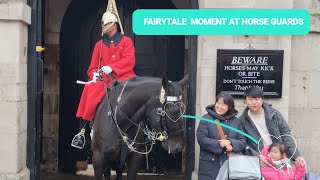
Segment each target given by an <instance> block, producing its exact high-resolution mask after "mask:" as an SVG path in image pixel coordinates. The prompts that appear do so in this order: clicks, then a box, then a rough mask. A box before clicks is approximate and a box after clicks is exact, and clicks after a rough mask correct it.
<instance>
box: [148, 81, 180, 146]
mask: <svg viewBox="0 0 320 180" xmlns="http://www.w3.org/2000/svg"><path fill="white" fill-rule="evenodd" d="M157 100H158V101H159V102H160V105H159V106H160V107H159V106H158V107H154V106H153V108H151V109H150V110H149V113H147V117H148V116H149V114H150V112H151V111H152V110H153V109H154V108H157V115H158V116H157V120H156V122H160V128H159V129H158V130H160V132H161V134H162V135H163V136H164V138H165V140H166V139H168V135H180V134H182V133H184V132H185V129H186V127H184V128H182V129H179V130H177V131H175V130H171V129H169V128H168V121H169V120H170V121H171V122H173V123H177V122H178V121H179V120H180V119H183V117H182V115H183V114H184V113H185V105H184V104H183V103H182V95H179V96H169V95H166V92H165V90H164V88H163V87H161V90H160V95H159V97H158V99H157ZM156 104H159V103H156ZM171 104H172V105H174V106H175V105H181V107H182V109H183V112H182V114H181V115H180V117H178V118H177V119H172V118H171V117H170V115H169V114H168V113H167V111H166V110H167V108H166V107H167V106H169V105H171ZM167 119H169V120H167ZM149 121H150V120H149ZM170 121H169V122H170Z"/></svg>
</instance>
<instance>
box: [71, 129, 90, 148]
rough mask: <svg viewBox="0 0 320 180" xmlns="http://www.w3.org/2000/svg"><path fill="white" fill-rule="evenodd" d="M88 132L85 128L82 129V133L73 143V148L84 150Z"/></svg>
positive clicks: (76, 136)
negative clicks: (85, 134) (85, 135)
mask: <svg viewBox="0 0 320 180" xmlns="http://www.w3.org/2000/svg"><path fill="white" fill-rule="evenodd" d="M85 132H86V130H85V129H84V128H82V129H81V131H80V132H79V133H78V134H76V135H75V136H74V138H73V139H72V142H71V146H72V147H75V148H78V149H83V148H84V145H85V144H86V138H85V137H84V133H85Z"/></svg>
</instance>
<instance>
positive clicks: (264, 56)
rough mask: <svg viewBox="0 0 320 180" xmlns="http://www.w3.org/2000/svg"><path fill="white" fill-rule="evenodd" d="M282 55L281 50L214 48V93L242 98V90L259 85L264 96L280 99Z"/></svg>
mask: <svg viewBox="0 0 320 180" xmlns="http://www.w3.org/2000/svg"><path fill="white" fill-rule="evenodd" d="M283 55H284V51H283V50H256V49H253V50H251V49H217V67H216V70H217V77H216V94H219V93H220V92H221V91H223V92H227V93H229V94H230V95H232V96H233V97H243V92H244V90H245V89H247V88H249V87H250V86H259V87H260V88H262V89H263V92H264V97H267V98H281V97H282V81H283V57H284V56H283ZM240 75H241V76H240ZM264 77H266V78H264Z"/></svg>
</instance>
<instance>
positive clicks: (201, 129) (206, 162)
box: [197, 92, 246, 180]
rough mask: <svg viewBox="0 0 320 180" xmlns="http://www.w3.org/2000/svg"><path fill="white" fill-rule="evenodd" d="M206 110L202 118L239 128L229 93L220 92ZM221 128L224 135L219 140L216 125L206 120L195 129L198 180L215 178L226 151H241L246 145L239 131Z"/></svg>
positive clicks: (212, 179)
mask: <svg viewBox="0 0 320 180" xmlns="http://www.w3.org/2000/svg"><path fill="white" fill-rule="evenodd" d="M206 111H207V112H208V113H207V114H206V115H204V116H203V117H204V118H207V119H211V120H216V119H218V120H219V121H220V123H223V124H226V125H228V126H231V127H234V128H236V129H240V130H242V128H241V123H240V120H239V119H238V118H237V117H236V115H237V113H238V112H237V110H235V108H234V101H233V98H232V96H231V95H229V94H227V93H224V92H222V93H220V94H219V95H218V96H217V98H216V101H215V104H214V105H209V106H207V107H206ZM222 128H223V131H224V134H225V135H226V139H225V140H221V137H220V134H219V131H218V128H217V125H215V124H213V123H209V122H206V121H200V124H199V126H198V129H197V139H198V143H199V145H200V162H199V180H214V179H216V177H217V175H218V173H219V169H220V167H221V166H222V164H223V163H224V161H226V160H227V158H228V156H227V152H241V151H242V150H243V149H244V148H245V146H246V139H245V137H244V136H243V135H241V134H240V133H237V132H235V131H232V130H229V129H227V128H224V127H222Z"/></svg>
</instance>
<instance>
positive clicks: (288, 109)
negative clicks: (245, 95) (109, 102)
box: [193, 0, 320, 179]
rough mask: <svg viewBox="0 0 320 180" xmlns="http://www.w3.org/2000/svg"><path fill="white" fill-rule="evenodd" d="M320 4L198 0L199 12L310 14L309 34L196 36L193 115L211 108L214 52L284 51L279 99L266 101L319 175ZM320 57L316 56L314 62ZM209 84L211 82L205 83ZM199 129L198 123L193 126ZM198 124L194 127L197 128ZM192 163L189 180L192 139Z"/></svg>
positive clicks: (240, 108) (296, 0)
mask: <svg viewBox="0 0 320 180" xmlns="http://www.w3.org/2000/svg"><path fill="white" fill-rule="evenodd" d="M319 3H320V2H319V1H318V0H312V1H307V0H303V1H301V0H294V1H293V0H284V1H276V0H199V8H214V9H219V8H226V7H227V8H262V9H292V8H301V9H308V10H309V12H310V13H311V31H312V33H310V34H309V35H306V36H249V37H244V36H199V38H198V66H197V72H198V76H197V104H196V115H197V116H201V115H203V114H205V113H206V112H205V107H206V106H207V105H208V104H213V103H214V100H215V93H216V85H215V83H216V63H217V62H216V59H217V54H216V53H217V49H245V48H248V46H249V44H250V45H251V47H253V48H254V49H265V50H284V61H283V62H284V64H283V65H284V67H283V89H282V93H283V96H282V98H281V99H265V100H266V101H268V102H270V103H271V104H273V106H274V107H275V108H277V109H278V110H279V111H280V112H281V113H282V114H283V116H284V117H285V119H286V120H287V121H288V123H289V126H290V127H291V128H292V131H293V132H292V134H293V136H294V137H295V138H296V139H297V141H298V147H299V149H300V151H301V153H302V155H303V156H305V158H306V160H307V163H308V166H309V169H310V170H312V171H315V172H319V171H320V166H319V163H318V162H317V157H319V154H320V143H317V138H318V137H320V131H319V129H320V128H319V127H320V123H319V122H320V121H318V119H317V117H319V115H320V110H319V109H320V108H319V107H320V103H319V102H320V96H319V95H318V93H317V92H319V90H320V84H319V78H318V77H319V75H320V73H319V72H320V64H319V60H318V59H319V57H320V54H319V52H320V34H319V32H320V28H319V27H320V26H319V24H320V18H319V17H320V16H319V11H320V8H319V7H320V5H319ZM317 57H318V58H317ZM208 82H209V83H208ZM235 103H236V107H237V110H238V111H239V112H240V113H242V111H243V109H244V108H245V107H246V105H245V103H244V100H243V99H236V100H235ZM197 125H198V122H197ZM197 125H196V127H197ZM195 146H196V147H195V148H196V158H195V160H196V162H195V171H194V172H193V179H197V176H198V174H197V172H198V165H199V159H198V158H199V145H198V143H197V141H196V144H195Z"/></svg>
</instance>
